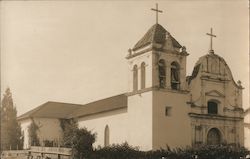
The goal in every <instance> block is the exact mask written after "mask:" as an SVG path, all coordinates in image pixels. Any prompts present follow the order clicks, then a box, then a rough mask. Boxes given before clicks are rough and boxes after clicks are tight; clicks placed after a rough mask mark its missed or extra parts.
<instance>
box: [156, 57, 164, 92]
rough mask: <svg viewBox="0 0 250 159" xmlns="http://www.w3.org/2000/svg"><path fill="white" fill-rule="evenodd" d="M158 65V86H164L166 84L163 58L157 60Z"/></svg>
mask: <svg viewBox="0 0 250 159" xmlns="http://www.w3.org/2000/svg"><path fill="white" fill-rule="evenodd" d="M158 67H159V85H160V88H165V86H166V65H165V61H164V60H163V59H161V60H159V62H158Z"/></svg>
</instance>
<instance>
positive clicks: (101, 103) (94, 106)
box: [18, 94, 127, 120]
mask: <svg viewBox="0 0 250 159" xmlns="http://www.w3.org/2000/svg"><path fill="white" fill-rule="evenodd" d="M126 107H127V96H126V95H125V94H120V95H117V96H113V97H109V98H106V99H102V100H98V101H95V102H91V103H88V104H71V103H61V102H50V101H49V102H46V103H44V104H42V105H40V106H39V107H37V108H35V109H33V110H31V111H28V112H27V113H24V114H23V115H21V116H19V117H18V120H23V119H27V118H34V117H40V118H57V119H70V118H75V117H81V116H86V115H92V114H96V113H101V112H106V111H111V110H116V109H120V108H126Z"/></svg>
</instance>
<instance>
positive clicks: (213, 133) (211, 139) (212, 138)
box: [207, 128, 221, 145]
mask: <svg viewBox="0 0 250 159" xmlns="http://www.w3.org/2000/svg"><path fill="white" fill-rule="evenodd" d="M220 143H221V133H220V131H219V130H218V129H217V128H212V129H210V130H209V131H208V134H207V144H208V145H218V144H220Z"/></svg>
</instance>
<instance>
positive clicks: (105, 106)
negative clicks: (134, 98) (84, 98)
mask: <svg viewBox="0 0 250 159" xmlns="http://www.w3.org/2000/svg"><path fill="white" fill-rule="evenodd" d="M127 104H128V98H127V95H126V94H120V95H117V96H113V97H109V98H106V99H102V100H98V101H95V102H91V103H88V104H85V105H83V106H82V107H80V108H79V109H77V110H75V111H74V112H73V113H72V114H70V115H69V116H68V118H75V117H82V116H87V115H93V114H96V113H102V112H107V111H111V110H116V109H121V108H127Z"/></svg>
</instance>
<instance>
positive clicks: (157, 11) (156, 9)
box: [151, 3, 163, 24]
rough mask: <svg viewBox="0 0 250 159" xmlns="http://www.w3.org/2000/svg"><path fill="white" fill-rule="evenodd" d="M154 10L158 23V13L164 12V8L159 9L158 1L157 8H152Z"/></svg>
mask: <svg viewBox="0 0 250 159" xmlns="http://www.w3.org/2000/svg"><path fill="white" fill-rule="evenodd" d="M151 10H152V11H155V12H156V24H158V13H162V12H163V11H162V10H158V3H156V8H151Z"/></svg>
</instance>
